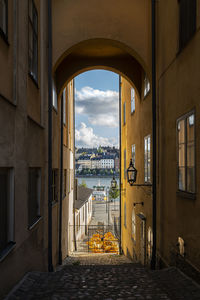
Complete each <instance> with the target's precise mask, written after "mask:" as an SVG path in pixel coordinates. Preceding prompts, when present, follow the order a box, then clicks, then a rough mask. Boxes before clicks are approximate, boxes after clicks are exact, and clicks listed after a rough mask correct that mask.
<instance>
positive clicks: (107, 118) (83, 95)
mask: <svg viewBox="0 0 200 300" xmlns="http://www.w3.org/2000/svg"><path fill="white" fill-rule="evenodd" d="M118 100H119V94H118V92H116V91H111V90H107V91H101V90H98V89H93V88H91V87H88V86H86V87H83V88H82V89H81V90H80V91H77V90H76V113H77V114H83V115H87V116H88V120H89V122H90V123H91V124H92V125H99V126H106V127H118V124H119V115H118V108H119V101H118Z"/></svg>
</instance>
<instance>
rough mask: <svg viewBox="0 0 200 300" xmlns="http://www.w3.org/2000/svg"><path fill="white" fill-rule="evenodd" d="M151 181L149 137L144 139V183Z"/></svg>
mask: <svg viewBox="0 0 200 300" xmlns="http://www.w3.org/2000/svg"><path fill="white" fill-rule="evenodd" d="M150 181H151V137H150V135H148V136H146V137H145V138H144V182H150Z"/></svg>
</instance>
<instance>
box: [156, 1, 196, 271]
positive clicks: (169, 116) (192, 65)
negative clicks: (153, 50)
mask: <svg viewBox="0 0 200 300" xmlns="http://www.w3.org/2000/svg"><path fill="white" fill-rule="evenodd" d="M167 6H168V9H166V5H165V4H164V3H163V2H162V1H160V2H159V3H158V5H157V7H158V28H159V30H157V34H158V52H157V71H158V74H157V84H158V102H159V106H158V108H159V109H158V120H159V123H158V126H159V127H158V142H159V152H158V159H159V174H158V175H159V179H158V184H159V192H158V200H159V202H158V217H159V218H158V234H159V235H158V237H159V239H158V242H159V244H158V250H159V251H160V253H161V256H162V258H163V259H165V260H167V262H168V263H171V260H172V256H173V258H174V256H175V255H176V254H175V252H176V251H177V252H179V249H178V247H177V242H178V237H181V238H183V240H184V241H185V252H186V256H185V260H188V261H189V262H191V263H192V264H193V265H195V266H196V267H198V268H200V258H199V253H200V242H199V233H198V232H199V226H200V223H199V211H200V202H199V187H198V182H199V178H200V168H199V167H200V161H199V151H200V140H199V134H200V132H199V128H200V126H199V125H200V123H199V115H200V110H199V97H200V91H199V77H200V60H199V51H200V42H199V41H200V39H199V38H200V33H199V28H200V18H199V7H200V1H199V0H198V1H197V31H196V34H195V35H194V36H193V37H192V39H191V40H190V41H189V43H188V44H187V45H186V47H185V48H184V49H182V51H181V52H178V50H179V43H178V41H179V39H178V32H179V11H178V2H177V1H173V0H171V1H170V0H169V1H167ZM193 109H194V110H195V134H196V138H195V148H196V183H197V184H196V195H195V199H190V197H189V195H188V194H185V195H183V194H181V193H177V192H178V189H177V183H178V178H177V137H176V122H177V119H178V118H180V117H181V116H183V115H184V114H186V113H188V112H190V111H192V110H193Z"/></svg>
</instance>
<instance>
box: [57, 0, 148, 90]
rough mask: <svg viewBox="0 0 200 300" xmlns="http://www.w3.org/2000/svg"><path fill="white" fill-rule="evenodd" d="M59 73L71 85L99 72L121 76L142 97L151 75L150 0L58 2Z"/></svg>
mask: <svg viewBox="0 0 200 300" xmlns="http://www.w3.org/2000/svg"><path fill="white" fill-rule="evenodd" d="M52 22H53V24H52V25H53V26H52V28H53V70H54V75H55V79H56V84H57V90H58V92H59V91H60V90H61V88H62V87H63V84H64V82H65V81H67V80H70V79H72V78H73V77H74V76H75V75H78V74H79V73H81V72H84V71H86V70H90V69H94V68H105V69H108V70H111V71H116V72H118V73H119V74H121V75H123V76H124V77H125V78H126V79H128V80H129V81H130V82H131V83H132V84H134V85H135V87H136V88H137V90H138V93H139V94H140V92H141V74H142V72H143V70H145V71H146V73H147V74H148V76H149V77H150V75H151V71H150V70H151V1H150V0H84V1H83V0H73V1H72V0H52Z"/></svg>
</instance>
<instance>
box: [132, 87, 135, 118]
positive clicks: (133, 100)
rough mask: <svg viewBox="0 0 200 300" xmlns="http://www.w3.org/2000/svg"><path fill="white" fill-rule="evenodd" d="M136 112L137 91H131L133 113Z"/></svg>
mask: <svg viewBox="0 0 200 300" xmlns="http://www.w3.org/2000/svg"><path fill="white" fill-rule="evenodd" d="M134 111H135V89H134V88H132V89H131V113H133V112H134Z"/></svg>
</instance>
